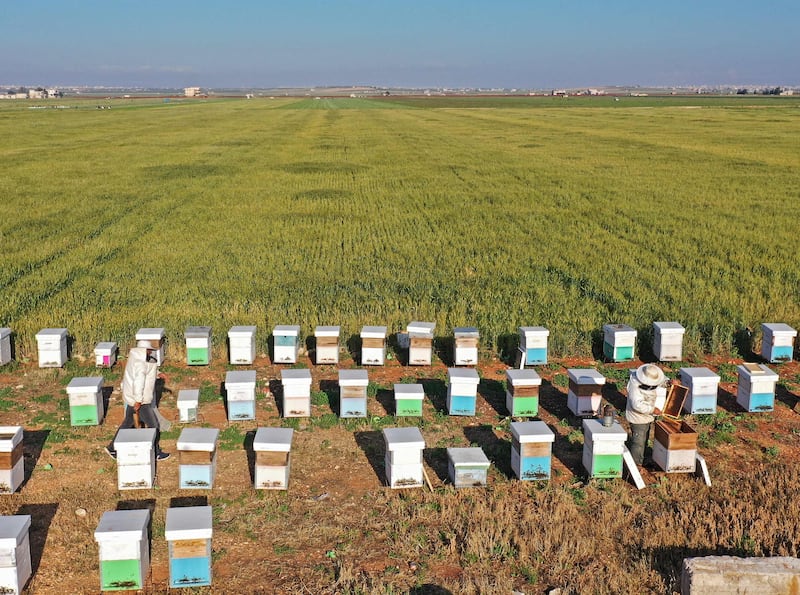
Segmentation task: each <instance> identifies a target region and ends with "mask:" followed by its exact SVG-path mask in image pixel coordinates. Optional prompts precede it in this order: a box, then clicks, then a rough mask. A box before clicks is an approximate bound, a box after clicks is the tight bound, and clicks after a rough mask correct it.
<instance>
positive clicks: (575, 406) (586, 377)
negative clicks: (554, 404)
mask: <svg viewBox="0 0 800 595" xmlns="http://www.w3.org/2000/svg"><path fill="white" fill-rule="evenodd" d="M567 376H568V377H569V391H568V392H567V407H568V408H569V410H570V411H572V413H574V414H575V415H577V416H578V417H583V416H586V415H591V416H593V415H595V414H596V413H597V411H598V410H599V409H600V402H601V401H602V398H603V386H604V385H605V383H606V378H605V376H603V375H602V374H601V373H600V372H598V371H597V370H595V369H593V368H585V369H584V368H570V369H568V370H567Z"/></svg>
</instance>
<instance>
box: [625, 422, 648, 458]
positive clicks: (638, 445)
mask: <svg viewBox="0 0 800 595" xmlns="http://www.w3.org/2000/svg"><path fill="white" fill-rule="evenodd" d="M650 425H651V424H630V426H631V436H630V438H628V450H629V451H631V456H632V457H633V462H634V463H636V464H637V465H643V464H644V449H645V447H646V446H647V439H648V438H649V437H650Z"/></svg>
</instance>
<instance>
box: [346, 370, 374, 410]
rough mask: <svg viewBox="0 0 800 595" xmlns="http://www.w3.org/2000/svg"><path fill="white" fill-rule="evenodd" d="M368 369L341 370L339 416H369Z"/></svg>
mask: <svg viewBox="0 0 800 595" xmlns="http://www.w3.org/2000/svg"><path fill="white" fill-rule="evenodd" d="M368 384H369V377H368V374H367V371H366V370H339V417H366V416H367V385H368Z"/></svg>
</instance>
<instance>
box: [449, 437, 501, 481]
mask: <svg viewBox="0 0 800 595" xmlns="http://www.w3.org/2000/svg"><path fill="white" fill-rule="evenodd" d="M490 465H491V463H490V462H489V458H488V457H487V456H486V454H485V453H484V452H483V450H481V449H480V448H478V447H471V448H448V449H447V471H448V474H449V477H450V481H452V482H453V485H454V486H455V487H457V488H471V487H483V486H485V485H486V482H487V477H488V474H489V466H490Z"/></svg>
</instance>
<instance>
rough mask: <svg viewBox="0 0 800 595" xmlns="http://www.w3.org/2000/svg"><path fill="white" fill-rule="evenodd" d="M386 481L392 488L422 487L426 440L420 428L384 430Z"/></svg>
mask: <svg viewBox="0 0 800 595" xmlns="http://www.w3.org/2000/svg"><path fill="white" fill-rule="evenodd" d="M383 439H384V442H385V444H386V457H385V461H384V463H385V465H384V466H385V468H386V480H387V482H388V483H389V487H391V488H395V489H396V488H419V487H422V485H423V484H422V482H423V469H422V451H423V450H424V449H425V440H424V439H423V438H422V433H421V432H420V431H419V428H416V427H408V428H384V429H383Z"/></svg>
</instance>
